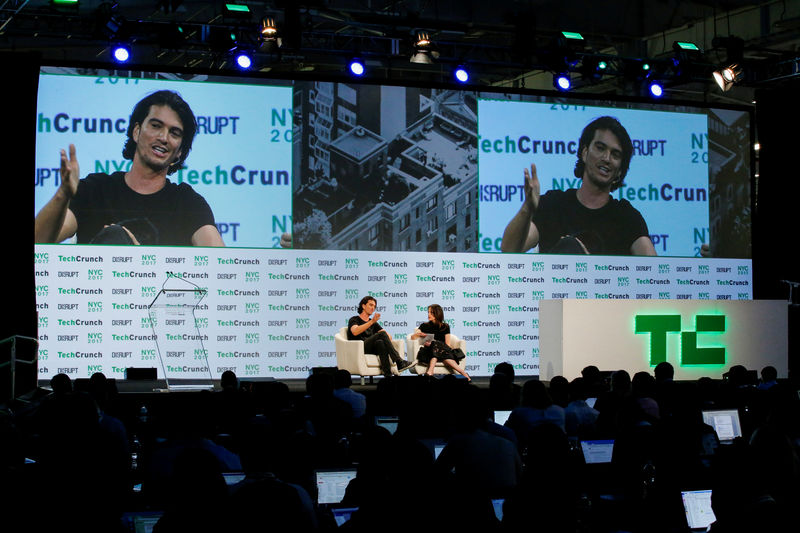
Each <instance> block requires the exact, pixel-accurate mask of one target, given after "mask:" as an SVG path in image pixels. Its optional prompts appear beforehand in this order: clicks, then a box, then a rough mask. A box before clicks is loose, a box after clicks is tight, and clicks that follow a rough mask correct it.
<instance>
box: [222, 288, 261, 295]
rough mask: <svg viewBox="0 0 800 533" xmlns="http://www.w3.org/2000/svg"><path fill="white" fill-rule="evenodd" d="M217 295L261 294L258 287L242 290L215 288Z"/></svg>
mask: <svg viewBox="0 0 800 533" xmlns="http://www.w3.org/2000/svg"><path fill="white" fill-rule="evenodd" d="M217 296H261V291H259V290H258V289H255V290H251V291H243V290H241V289H225V290H223V289H217Z"/></svg>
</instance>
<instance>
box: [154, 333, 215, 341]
mask: <svg viewBox="0 0 800 533" xmlns="http://www.w3.org/2000/svg"><path fill="white" fill-rule="evenodd" d="M164 336H165V337H166V338H167V340H168V341H207V340H208V335H190V334H188V333H179V334H178V335H173V334H170V333H166V334H164Z"/></svg>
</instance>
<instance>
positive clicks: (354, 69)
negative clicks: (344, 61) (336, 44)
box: [349, 58, 366, 76]
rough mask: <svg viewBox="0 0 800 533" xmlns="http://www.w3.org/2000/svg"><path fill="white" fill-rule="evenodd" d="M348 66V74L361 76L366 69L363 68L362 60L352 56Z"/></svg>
mask: <svg viewBox="0 0 800 533" xmlns="http://www.w3.org/2000/svg"><path fill="white" fill-rule="evenodd" d="M349 68H350V74H352V75H353V76H363V75H364V71H365V70H366V69H365V68H364V62H363V61H361V60H360V59H358V58H354V59H352V60H351V61H350V66H349Z"/></svg>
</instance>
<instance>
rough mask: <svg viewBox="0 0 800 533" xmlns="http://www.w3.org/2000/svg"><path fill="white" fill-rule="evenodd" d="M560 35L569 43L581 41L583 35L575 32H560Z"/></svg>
mask: <svg viewBox="0 0 800 533" xmlns="http://www.w3.org/2000/svg"><path fill="white" fill-rule="evenodd" d="M561 35H562V36H563V37H564V38H565V39H569V40H570V41H583V35H581V34H580V33H578V32H576V31H562V32H561Z"/></svg>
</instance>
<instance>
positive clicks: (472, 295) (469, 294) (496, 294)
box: [461, 291, 500, 298]
mask: <svg viewBox="0 0 800 533" xmlns="http://www.w3.org/2000/svg"><path fill="white" fill-rule="evenodd" d="M461 295H462V296H463V297H464V298H500V293H499V292H480V291H478V292H467V291H461Z"/></svg>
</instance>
